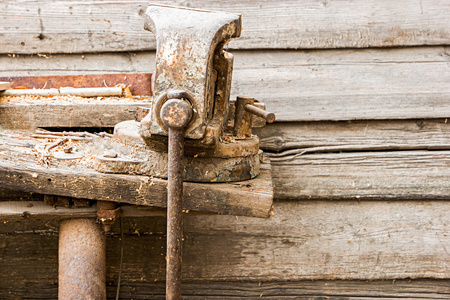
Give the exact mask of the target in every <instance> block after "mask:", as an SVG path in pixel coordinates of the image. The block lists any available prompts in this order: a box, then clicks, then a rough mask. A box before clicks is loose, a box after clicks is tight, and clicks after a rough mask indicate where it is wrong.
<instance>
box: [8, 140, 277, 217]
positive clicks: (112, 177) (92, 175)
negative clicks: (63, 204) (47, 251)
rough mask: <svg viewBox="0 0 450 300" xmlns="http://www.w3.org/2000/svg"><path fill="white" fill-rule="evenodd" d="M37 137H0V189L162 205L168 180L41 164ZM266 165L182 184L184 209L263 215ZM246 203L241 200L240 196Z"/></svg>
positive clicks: (268, 188)
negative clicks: (229, 179)
mask: <svg viewBox="0 0 450 300" xmlns="http://www.w3.org/2000/svg"><path fill="white" fill-rule="evenodd" d="M35 144H36V141H33V140H20V139H14V138H7V137H2V138H1V139H0V157H1V158H2V159H1V160H0V187H1V188H5V189H9V190H16V191H22V192H34V193H40V194H48V195H58V196H67V197H73V198H81V199H93V200H105V201H115V202H121V203H129V204H136V205H146V206H156V207H166V203H167V180H164V179H160V178H152V177H149V176H137V175H121V174H103V173H99V172H96V171H94V170H93V169H91V168H89V167H86V166H83V165H80V164H78V165H76V166H74V165H70V164H69V165H68V164H64V163H61V162H58V161H53V162H52V163H51V164H50V166H49V167H45V166H42V165H40V164H39V163H38V159H37V158H36V157H35V156H34V152H33V151H32V150H31V149H33V147H34V145H35ZM272 197H273V187H272V180H271V170H270V165H269V164H267V163H265V164H261V175H260V176H258V177H257V178H255V179H253V180H252V181H250V182H246V181H243V182H238V183H224V184H207V183H206V184H199V183H190V182H186V183H184V202H183V208H184V209H187V210H192V211H205V212H215V213H220V214H233V215H246V216H255V217H262V218H267V217H269V213H270V211H271V208H272V200H273V198H272ZM243 199H244V200H245V201H244V200H243Z"/></svg>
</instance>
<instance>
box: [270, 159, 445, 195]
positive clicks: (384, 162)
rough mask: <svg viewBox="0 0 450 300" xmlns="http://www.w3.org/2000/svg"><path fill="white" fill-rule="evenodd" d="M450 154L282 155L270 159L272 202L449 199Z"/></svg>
mask: <svg viewBox="0 0 450 300" xmlns="http://www.w3.org/2000/svg"><path fill="white" fill-rule="evenodd" d="M449 167H450V151H386V152H385V151H378V152H349V153H345V152H343V153H326V154H314V153H312V154H307V155H300V156H295V155H291V156H285V157H282V158H280V160H279V161H272V170H273V180H274V184H275V199H295V200H306V199H330V200H338V199H356V200H357V199H359V200H361V199H404V200H406V199H430V200H431V199H448V198H449V195H450V179H449V178H450V177H449V175H450V174H449V171H448V170H449Z"/></svg>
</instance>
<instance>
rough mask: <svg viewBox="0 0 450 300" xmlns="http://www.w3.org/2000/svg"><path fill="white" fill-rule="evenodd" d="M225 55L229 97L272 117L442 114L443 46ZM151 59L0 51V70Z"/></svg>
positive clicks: (143, 63) (141, 68)
mask: <svg viewBox="0 0 450 300" xmlns="http://www.w3.org/2000/svg"><path fill="white" fill-rule="evenodd" d="M233 53H234V54H235V66H234V74H233V83H232V91H231V92H232V98H234V97H235V96H237V95H249V96H252V97H255V98H257V99H259V100H260V101H261V102H264V103H265V104H266V106H267V110H268V111H272V112H274V113H276V115H277V121H278V122H285V121H327V120H332V121H340V120H344V121H345V120H362V119H364V120H367V119H383V120H385V119H421V118H447V117H449V116H450V85H449V84H448V83H449V82H450V69H449V68H448V64H449V61H450V51H449V49H448V48H447V47H419V48H400V49H377V50H374V49H366V50H329V51H236V52H233ZM154 59H155V56H154V53H151V52H143V53H136V54H133V53H128V54H124V53H120V54H112V53H109V54H102V55H98V54H90V55H87V54H86V55H53V56H51V57H49V58H48V59H46V58H42V57H37V56H33V57H30V56H22V55H21V56H19V57H17V56H16V57H9V56H5V55H4V56H0V63H1V64H2V66H4V68H3V69H2V70H1V71H0V76H24V75H39V73H45V74H48V75H57V74H74V73H79V74H83V73H84V74H86V73H105V72H108V73H111V72H112V73H114V72H127V73H129V72H152V71H154ZM99 70H101V71H99Z"/></svg>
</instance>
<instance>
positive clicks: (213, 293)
mask: <svg viewBox="0 0 450 300" xmlns="http://www.w3.org/2000/svg"><path fill="white" fill-rule="evenodd" d="M54 282H55V281H44V282H39V281H35V282H30V281H27V282H26V286H24V285H23V284H21V283H22V282H20V283H19V284H18V283H17V282H9V281H5V282H4V285H5V288H2V291H0V297H4V298H8V297H12V298H14V297H15V298H21V299H26V297H27V296H29V295H33V299H56V298H57V296H58V292H57V288H58V286H57V284H56V283H54ZM108 284H109V285H107V287H106V291H107V297H108V299H115V296H116V289H117V287H116V282H114V281H111V282H108ZM448 285H449V281H448V280H423V279H422V280H389V281H352V280H345V281H326V280H320V281H294V282H290V281H288V282H279V281H271V282H236V281H220V282H205V281H202V282H183V299H191V300H204V299H254V300H259V299H261V298H263V299H280V298H281V299H304V300H324V299H327V300H343V299H345V300H353V299H358V300H372V299H374V298H375V299H385V300H387V299H391V300H394V299H398V298H401V299H417V300H429V299H441V300H444V299H448V298H449V297H450V295H449V288H448ZM0 287H2V286H0ZM261 295H262V296H261ZM149 298H151V299H161V300H163V299H165V285H164V282H156V283H149V282H142V281H137V282H132V281H126V282H123V281H122V284H121V288H120V299H149Z"/></svg>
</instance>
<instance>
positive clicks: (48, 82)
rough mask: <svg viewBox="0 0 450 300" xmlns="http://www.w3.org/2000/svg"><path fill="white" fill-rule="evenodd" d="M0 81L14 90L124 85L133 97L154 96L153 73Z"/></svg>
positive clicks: (32, 77) (30, 77)
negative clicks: (8, 84)
mask: <svg viewBox="0 0 450 300" xmlns="http://www.w3.org/2000/svg"><path fill="white" fill-rule="evenodd" d="M0 81H8V82H10V83H11V87H12V88H13V89H14V88H27V89H50V88H56V89H58V88H61V87H74V88H89V87H114V86H116V85H118V84H124V85H126V86H130V92H131V93H132V94H133V95H146V96H150V95H152V94H153V91H152V73H127V74H101V75H96V74H89V75H60V76H18V77H0Z"/></svg>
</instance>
